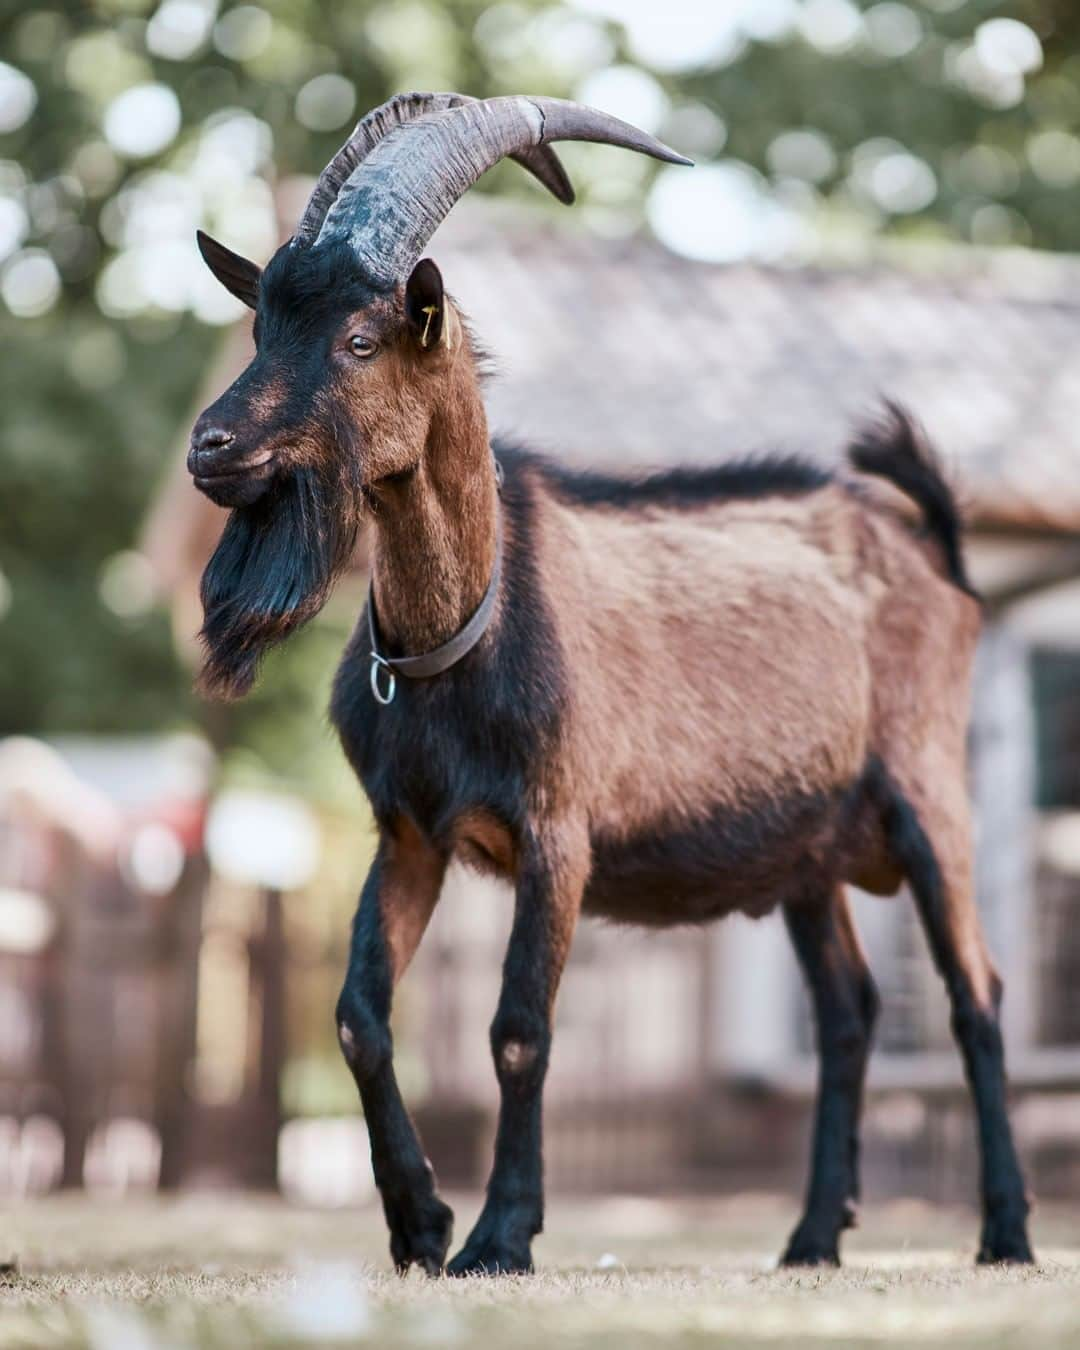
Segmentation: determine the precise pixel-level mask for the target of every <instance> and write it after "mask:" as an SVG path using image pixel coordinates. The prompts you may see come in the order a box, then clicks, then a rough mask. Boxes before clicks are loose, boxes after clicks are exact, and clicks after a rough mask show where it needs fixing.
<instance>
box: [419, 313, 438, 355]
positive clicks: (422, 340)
mask: <svg viewBox="0 0 1080 1350" xmlns="http://www.w3.org/2000/svg"><path fill="white" fill-rule="evenodd" d="M438 312H439V306H438V305H425V306H424V308H423V309H422V310H421V311H420V313H421V314H426V315H427V319H426V320H425V322H424V331H423V333H422V334H421V335H420V346H421V347H423V349H424V351H427V346H428V333H429V332H430V331H431V321H432V319H433V318H434V317H435V315H436V314H438Z"/></svg>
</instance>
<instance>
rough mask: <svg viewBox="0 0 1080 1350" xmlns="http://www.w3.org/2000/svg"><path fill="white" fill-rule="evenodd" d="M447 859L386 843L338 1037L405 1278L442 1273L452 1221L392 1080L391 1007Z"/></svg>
mask: <svg viewBox="0 0 1080 1350" xmlns="http://www.w3.org/2000/svg"><path fill="white" fill-rule="evenodd" d="M444 871H445V860H444V859H443V858H442V857H440V856H438V855H437V854H436V853H435V852H434V851H432V850H431V849H430V848H429V847H428V846H427V845H426V844H424V843H423V842H422V841H421V840H420V839H419V838H418V837H416V834H415V831H413V830H411V829H410V830H408V831H405V832H404V837H399V838H385V839H384V840H383V841H382V843H381V844H380V847H379V851H378V854H377V855H376V858H375V862H374V864H373V865H372V868H371V871H370V872H369V874H368V878H367V881H366V882H365V883H364V890H363V893H362V895H361V897H360V906H359V908H358V910H357V912H356V918H355V920H354V923H353V934H352V945H351V948H350V952H349V968H348V972H347V974H346V976H345V985H344V988H343V989H342V991H341V997H340V998H339V1000H338V1005H337V1025H338V1036H339V1039H340V1041H341V1048H342V1051H343V1053H344V1055H345V1059H346V1061H347V1063H348V1065H349V1068H350V1069H351V1070H352V1074H353V1077H354V1079H355V1080H356V1085H357V1087H358V1088H359V1090H360V1100H361V1102H362V1103H363V1107H364V1120H365V1123H366V1124H367V1128H368V1136H369V1139H370V1143H371V1163H372V1170H373V1171H374V1174H375V1183H376V1185H377V1186H378V1188H379V1194H380V1195H381V1197H382V1203H383V1212H384V1213H385V1215H386V1222H387V1224H388V1226H389V1228H390V1254H391V1256H392V1257H393V1260H394V1265H395V1266H396V1267H397V1269H398V1270H399V1271H400V1272H401V1273H402V1274H404V1272H405V1271H407V1270H408V1268H409V1266H411V1265H414V1264H415V1265H418V1266H420V1267H421V1268H422V1269H423V1270H425V1271H427V1273H428V1274H429V1275H435V1274H438V1273H439V1272H440V1271H441V1270H442V1266H443V1262H444V1261H445V1259H446V1252H447V1249H448V1247H449V1246H450V1236H451V1231H452V1228H453V1222H454V1216H453V1212H452V1211H451V1210H450V1208H449V1206H448V1205H445V1204H444V1203H443V1202H442V1201H441V1200H440V1199H439V1197H438V1195H437V1194H436V1192H435V1177H434V1173H433V1172H432V1169H431V1164H430V1163H429V1162H428V1160H427V1159H426V1158H425V1156H424V1153H423V1150H422V1148H421V1146H420V1141H419V1139H418V1138H417V1135H416V1130H415V1128H414V1127H413V1123H412V1121H411V1120H410V1119H409V1114H408V1112H407V1111H406V1109H405V1104H404V1102H403V1101H402V1099H401V1093H400V1091H399V1089H398V1085H397V1079H396V1078H395V1076H394V1065H393V1044H392V1041H391V1036H390V1004H391V998H392V994H393V989H394V985H395V984H396V982H397V980H398V979H399V978H400V976H401V974H402V973H403V971H404V969H405V966H406V965H407V964H408V962H409V960H410V958H411V957H412V955H413V953H414V951H415V950H416V946H417V944H418V943H419V941H420V938H421V936H422V935H423V932H424V929H425V928H426V927H427V923H428V920H429V918H430V917H431V911H432V909H433V908H434V906H435V902H436V900H437V899H438V895H439V890H440V887H441V885H442V879H443V874H444Z"/></svg>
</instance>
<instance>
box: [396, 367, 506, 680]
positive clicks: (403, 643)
mask: <svg viewBox="0 0 1080 1350" xmlns="http://www.w3.org/2000/svg"><path fill="white" fill-rule="evenodd" d="M498 510H499V505H498V487H497V484H496V479H495V468H494V463H493V461H492V456H491V446H490V443H489V440H488V428H487V418H486V417H485V415H484V406H483V403H482V401H481V399H480V391H479V389H478V388H475V387H472V388H469V389H468V391H467V393H466V394H465V395H463V394H462V392H461V391H460V390H459V391H456V396H455V397H454V399H453V400H452V402H451V403H449V404H448V405H447V406H444V407H441V408H439V409H438V410H437V411H436V413H435V416H434V417H433V419H432V422H431V425H430V428H429V431H428V437H427V443H426V445H425V447H424V453H423V456H422V457H421V460H420V464H419V466H418V468H417V469H416V471H415V472H414V473H413V474H411V475H410V477H409V478H408V479H407V480H406V481H404V482H399V483H396V484H394V485H393V486H392V487H389V488H387V489H386V490H385V491H384V492H381V493H380V495H379V500H378V502H377V504H376V507H375V510H374V511H373V512H372V523H373V527H374V528H373V548H372V576H373V580H374V587H375V603H376V606H377V609H378V615H379V627H380V630H381V632H382V636H383V639H384V641H385V642H387V643H388V644H389V645H390V646H391V647H392V648H394V649H395V650H397V651H398V652H399V653H401V654H403V655H409V656H412V655H418V654H420V653H422V652H427V651H431V650H432V649H433V648H435V647H438V646H439V645H440V644H441V643H443V642H446V641H447V640H448V639H449V638H451V637H453V636H454V634H455V633H457V632H458V631H459V629H461V628H463V627H464V625H465V624H466V623H467V621H468V620H469V618H470V617H471V615H472V613H473V611H474V610H475V609H476V608H477V606H478V605H479V604H480V601H481V600H482V599H483V596H484V592H485V591H486V590H487V586H488V582H489V581H490V580H491V572H492V568H493V567H494V565H495V550H496V544H497V536H498Z"/></svg>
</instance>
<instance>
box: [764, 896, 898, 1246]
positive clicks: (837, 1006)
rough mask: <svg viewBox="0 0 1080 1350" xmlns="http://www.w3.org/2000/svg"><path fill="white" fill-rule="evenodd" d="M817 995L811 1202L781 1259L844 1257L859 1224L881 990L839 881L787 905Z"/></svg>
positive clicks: (793, 935) (800, 956)
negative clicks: (864, 1130)
mask: <svg viewBox="0 0 1080 1350" xmlns="http://www.w3.org/2000/svg"><path fill="white" fill-rule="evenodd" d="M784 919H785V921H786V923H787V927H788V932H789V933H790V935H791V940H792V943H793V944H794V947H795V953H796V955H797V957H798V959H799V964H800V966H801V967H802V971H803V974H804V976H805V977H806V982H807V985H808V986H809V989H810V994H811V997H812V999H813V1003H814V1014H815V1018H816V1021H817V1035H818V1055H819V1058H820V1078H819V1083H818V1097H817V1107H816V1111H815V1118H814V1139H813V1147H812V1154H811V1164H810V1167H811V1170H810V1183H809V1187H808V1190H807V1196H806V1210H805V1212H804V1214H803V1217H802V1219H801V1220H800V1221H799V1224H798V1226H797V1227H796V1229H795V1231H794V1233H793V1234H792V1235H791V1239H790V1241H789V1242H788V1245H787V1250H786V1251H785V1252H784V1255H783V1257H782V1258H781V1264H783V1265H839V1264H840V1248H839V1244H840V1234H841V1232H842V1231H843V1230H844V1229H845V1228H852V1227H854V1225H855V1217H856V1213H855V1205H856V1201H857V1200H858V1197H859V1176H858V1162H859V1117H860V1114H861V1110H862V1095H863V1081H864V1079H865V1076H866V1061H867V1058H868V1056H869V1053H870V1042H871V1037H872V1035H873V1029H874V1022H875V1020H876V1018H877V1010H878V996H877V990H876V989H875V987H874V981H873V979H872V977H871V975H870V970H869V967H868V966H867V964H866V958H865V957H864V955H863V951H862V946H861V944H860V942H859V938H858V934H857V933H856V931H855V927H854V924H853V922H852V918H851V910H850V906H849V903H848V898H847V895H846V893H845V891H844V888H843V887H842V886H837V887H836V888H835V890H834V891H833V892H832V893H831V894H829V895H825V896H822V897H813V898H811V899H807V900H805V901H802V902H800V903H793V904H790V905H787V906H785V908H784Z"/></svg>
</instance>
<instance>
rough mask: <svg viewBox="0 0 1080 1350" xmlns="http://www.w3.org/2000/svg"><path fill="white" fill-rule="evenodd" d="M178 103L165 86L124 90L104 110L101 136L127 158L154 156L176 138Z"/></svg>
mask: <svg viewBox="0 0 1080 1350" xmlns="http://www.w3.org/2000/svg"><path fill="white" fill-rule="evenodd" d="M179 130H180V101H179V99H178V98H177V97H176V95H175V93H174V92H173V91H172V89H170V88H169V86H168V85H167V84H137V85H135V86H133V87H132V88H131V89H125V90H124V92H123V93H122V94H117V96H116V97H115V98H114V99H113V100H112V102H111V103H110V104H109V106H108V108H107V109H106V110H105V121H104V131H105V137H106V139H107V140H108V142H109V144H110V145H111V146H112V147H113V149H114V150H118V151H119V152H120V154H122V155H126V156H127V157H128V158H129V159H146V158H148V157H149V156H150V155H156V154H158V153H159V152H160V151H161V150H164V149H165V147H166V146H167V145H169V144H171V143H172V141H174V140H175V139H176V134H177V132H178V131H179Z"/></svg>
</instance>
